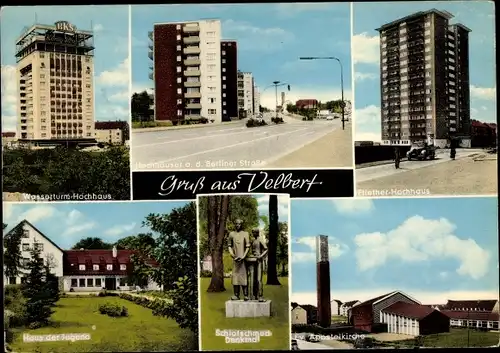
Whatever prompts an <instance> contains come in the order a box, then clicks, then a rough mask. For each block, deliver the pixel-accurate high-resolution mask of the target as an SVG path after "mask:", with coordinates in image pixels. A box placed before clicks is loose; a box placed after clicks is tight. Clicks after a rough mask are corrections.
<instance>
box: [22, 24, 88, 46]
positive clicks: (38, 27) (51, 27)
mask: <svg viewBox="0 0 500 353" xmlns="http://www.w3.org/2000/svg"><path fill="white" fill-rule="evenodd" d="M55 29H56V26H55V25H44V24H39V23H37V24H34V25H33V26H31V27H29V28H27V29H26V30H25V31H23V34H21V36H19V38H18V39H17V40H16V45H19V44H21V43H22V42H23V41H24V40H25V39H26V37H28V36H29V35H30V34H31V33H33V32H34V31H36V30H45V31H54V30H55ZM68 33H70V34H71V33H77V34H86V35H87V36H88V37H92V36H93V35H94V32H93V31H87V30H82V29H78V28H77V29H76V30H75V31H74V32H68Z"/></svg>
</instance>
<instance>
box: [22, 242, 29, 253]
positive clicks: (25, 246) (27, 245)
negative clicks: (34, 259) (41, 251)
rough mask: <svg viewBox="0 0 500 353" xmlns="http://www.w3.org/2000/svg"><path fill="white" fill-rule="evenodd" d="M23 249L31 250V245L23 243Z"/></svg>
mask: <svg viewBox="0 0 500 353" xmlns="http://www.w3.org/2000/svg"><path fill="white" fill-rule="evenodd" d="M23 251H30V245H29V244H27V243H24V244H23Z"/></svg>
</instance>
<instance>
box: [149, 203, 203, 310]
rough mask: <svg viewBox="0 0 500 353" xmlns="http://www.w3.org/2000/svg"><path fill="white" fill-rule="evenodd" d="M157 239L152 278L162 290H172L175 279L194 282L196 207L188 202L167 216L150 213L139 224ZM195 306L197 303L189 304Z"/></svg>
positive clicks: (195, 279)
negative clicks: (161, 286) (150, 231)
mask: <svg viewBox="0 0 500 353" xmlns="http://www.w3.org/2000/svg"><path fill="white" fill-rule="evenodd" d="M143 224H144V226H147V227H149V228H150V229H151V230H152V231H153V232H155V233H158V234H159V236H158V238H157V241H156V247H155V248H154V250H153V251H152V257H153V258H154V259H155V260H156V261H157V262H158V264H159V267H158V268H155V270H154V271H153V273H152V277H153V279H154V280H155V282H156V283H158V284H161V285H163V288H164V290H170V289H173V288H174V287H175V283H176V282H177V281H178V279H179V278H181V277H184V276H188V278H189V280H192V281H193V282H196V281H197V272H198V266H197V263H198V262H197V250H198V249H197V234H196V205H195V203H194V202H190V203H189V204H187V205H186V206H184V207H180V208H174V209H173V210H172V211H171V212H170V213H169V214H163V215H161V214H150V215H148V216H147V217H146V220H145V221H144V222H143ZM193 305H197V303H193Z"/></svg>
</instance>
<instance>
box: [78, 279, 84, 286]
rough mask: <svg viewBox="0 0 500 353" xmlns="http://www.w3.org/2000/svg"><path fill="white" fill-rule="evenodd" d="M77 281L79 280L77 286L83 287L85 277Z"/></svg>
mask: <svg viewBox="0 0 500 353" xmlns="http://www.w3.org/2000/svg"><path fill="white" fill-rule="evenodd" d="M79 282H80V285H79V287H85V278H80V280H79Z"/></svg>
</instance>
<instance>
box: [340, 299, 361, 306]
mask: <svg viewBox="0 0 500 353" xmlns="http://www.w3.org/2000/svg"><path fill="white" fill-rule="evenodd" d="M357 302H359V300H351V301H350V302H345V303H344V304H342V305H344V306H353V305H354V304H356V303H357Z"/></svg>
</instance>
